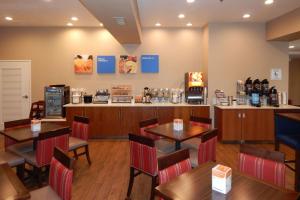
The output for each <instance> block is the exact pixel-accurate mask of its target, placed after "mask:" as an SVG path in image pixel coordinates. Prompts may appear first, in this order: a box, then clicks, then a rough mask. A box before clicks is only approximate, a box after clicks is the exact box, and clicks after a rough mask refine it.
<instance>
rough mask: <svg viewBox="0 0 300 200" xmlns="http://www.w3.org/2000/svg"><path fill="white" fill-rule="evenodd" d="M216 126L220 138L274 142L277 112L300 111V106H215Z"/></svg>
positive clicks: (237, 140)
mask: <svg viewBox="0 0 300 200" xmlns="http://www.w3.org/2000/svg"><path fill="white" fill-rule="evenodd" d="M214 111H215V127H216V128H218V131H219V134H218V136H219V140H220V141H222V142H226V143H236V142H239V143H240V142H254V143H257V142H268V143H273V142H274V128H275V125H274V115H275V113H277V112H300V107H297V106H291V105H280V106H279V107H272V106H262V107H254V106H249V105H237V106H215V109H214Z"/></svg>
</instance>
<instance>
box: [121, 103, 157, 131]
mask: <svg viewBox="0 0 300 200" xmlns="http://www.w3.org/2000/svg"><path fill="white" fill-rule="evenodd" d="M152 118H157V113H156V108H155V107H149V108H146V107H128V108H121V119H122V120H121V127H122V128H121V132H122V135H127V134H128V133H137V134H138V133H139V132H140V128H139V123H140V121H143V120H147V119H152Z"/></svg>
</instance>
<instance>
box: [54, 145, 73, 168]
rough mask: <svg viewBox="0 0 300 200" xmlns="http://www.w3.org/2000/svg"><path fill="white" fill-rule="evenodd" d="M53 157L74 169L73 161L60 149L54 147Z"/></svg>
mask: <svg viewBox="0 0 300 200" xmlns="http://www.w3.org/2000/svg"><path fill="white" fill-rule="evenodd" d="M53 156H54V158H56V160H58V161H59V162H60V163H61V164H63V165H64V166H65V167H67V168H69V169H72V167H73V160H72V159H71V158H70V157H69V156H68V155H67V154H66V153H65V152H64V151H63V150H61V149H60V148H58V147H54V152H53Z"/></svg>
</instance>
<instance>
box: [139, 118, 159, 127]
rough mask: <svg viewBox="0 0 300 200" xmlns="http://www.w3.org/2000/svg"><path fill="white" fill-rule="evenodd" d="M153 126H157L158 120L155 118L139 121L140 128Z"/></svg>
mask: <svg viewBox="0 0 300 200" xmlns="http://www.w3.org/2000/svg"><path fill="white" fill-rule="evenodd" d="M153 124H158V119H157V118H152V119H147V120H143V121H140V123H139V125H140V128H143V127H147V126H150V125H153Z"/></svg>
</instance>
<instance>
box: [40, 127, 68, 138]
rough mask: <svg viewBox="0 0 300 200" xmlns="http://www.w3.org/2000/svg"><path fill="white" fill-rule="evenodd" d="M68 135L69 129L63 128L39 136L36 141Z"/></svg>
mask: <svg viewBox="0 0 300 200" xmlns="http://www.w3.org/2000/svg"><path fill="white" fill-rule="evenodd" d="M69 133H70V128H69V127H65V128H62V129H58V130H54V131H49V132H47V133H43V134H39V136H38V138H37V140H45V139H48V138H51V137H58V136H61V135H65V134H69Z"/></svg>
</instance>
